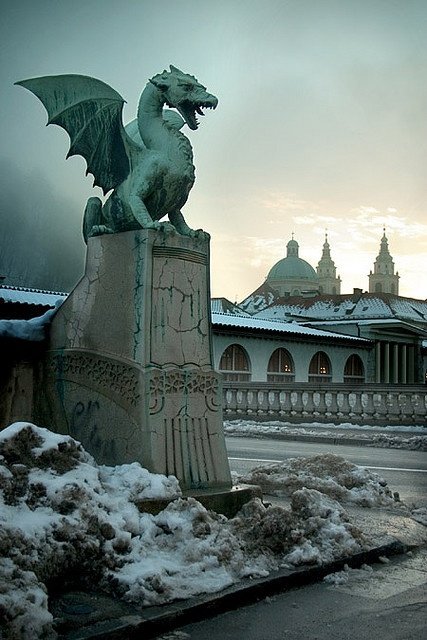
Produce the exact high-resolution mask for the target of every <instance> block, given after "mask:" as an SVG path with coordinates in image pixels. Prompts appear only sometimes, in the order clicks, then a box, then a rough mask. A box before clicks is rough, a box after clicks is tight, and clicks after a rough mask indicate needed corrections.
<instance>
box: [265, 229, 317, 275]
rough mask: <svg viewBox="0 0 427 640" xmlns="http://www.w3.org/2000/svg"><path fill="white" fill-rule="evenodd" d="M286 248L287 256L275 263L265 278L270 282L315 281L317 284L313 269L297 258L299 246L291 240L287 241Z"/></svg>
mask: <svg viewBox="0 0 427 640" xmlns="http://www.w3.org/2000/svg"><path fill="white" fill-rule="evenodd" d="M286 247H287V256H286V258H282V260H279V262H276V264H275V265H274V267H272V268H271V269H270V271H269V274H268V276H267V280H269V281H270V282H272V281H278V280H287V279H288V278H293V279H298V280H315V281H316V282H317V274H316V272H315V270H314V269H313V267H312V266H311V265H310V264H308V262H306V261H305V260H303V259H302V258H299V257H298V249H299V245H298V242H297V241H296V240H294V238H293V234H292V240H289V242H288V244H287V245H286Z"/></svg>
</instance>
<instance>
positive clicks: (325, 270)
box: [316, 233, 341, 295]
mask: <svg viewBox="0 0 427 640" xmlns="http://www.w3.org/2000/svg"><path fill="white" fill-rule="evenodd" d="M316 270H317V276H318V278H319V292H320V293H327V294H332V295H339V294H340V293H341V278H340V277H339V276H337V268H336V266H335V263H334V261H333V260H332V258H331V247H330V246H329V242H328V234H327V233H325V242H324V243H323V251H322V257H321V258H320V260H319V263H318V265H317V269H316Z"/></svg>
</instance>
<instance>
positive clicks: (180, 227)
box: [169, 210, 210, 239]
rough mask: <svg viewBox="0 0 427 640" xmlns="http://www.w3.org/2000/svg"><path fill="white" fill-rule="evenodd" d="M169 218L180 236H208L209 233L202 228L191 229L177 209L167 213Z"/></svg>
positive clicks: (207, 237)
mask: <svg viewBox="0 0 427 640" xmlns="http://www.w3.org/2000/svg"><path fill="white" fill-rule="evenodd" d="M169 220H170V221H171V223H172V224H173V226H174V227H175V229H176V230H177V231H178V233H180V234H181V235H182V236H190V237H191V238H206V239H209V238H210V236H209V234H208V233H206V231H203V229H197V230H194V229H191V228H190V227H189V226H188V224H187V223H186V222H185V219H184V216H183V215H182V213H181V211H179V210H176V211H171V212H170V213H169Z"/></svg>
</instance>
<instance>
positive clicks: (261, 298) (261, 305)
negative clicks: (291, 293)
mask: <svg viewBox="0 0 427 640" xmlns="http://www.w3.org/2000/svg"><path fill="white" fill-rule="evenodd" d="M277 298H278V295H277V292H276V291H275V290H274V289H272V288H271V287H270V285H269V284H268V283H267V282H263V284H262V285H261V286H260V287H258V289H256V290H255V291H254V292H253V293H251V294H250V295H249V296H248V297H247V298H245V299H244V300H242V302H241V303H240V304H239V307H240V308H241V309H243V310H244V311H247V312H248V313H250V314H255V313H257V312H259V311H261V310H262V309H265V308H266V307H268V306H269V305H270V304H272V303H273V302H274V301H275V300H277Z"/></svg>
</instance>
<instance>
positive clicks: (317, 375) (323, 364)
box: [308, 351, 332, 382]
mask: <svg viewBox="0 0 427 640" xmlns="http://www.w3.org/2000/svg"><path fill="white" fill-rule="evenodd" d="M331 380H332V367H331V361H330V360H329V358H328V356H327V355H326V353H324V351H318V352H317V353H315V354H314V356H313V357H312V359H311V362H310V366H309V368H308V381H309V382H330V381H331Z"/></svg>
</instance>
